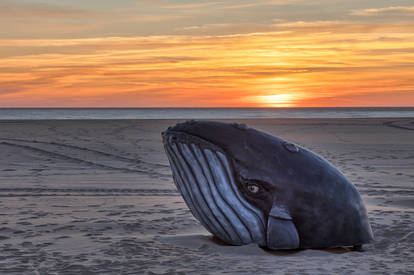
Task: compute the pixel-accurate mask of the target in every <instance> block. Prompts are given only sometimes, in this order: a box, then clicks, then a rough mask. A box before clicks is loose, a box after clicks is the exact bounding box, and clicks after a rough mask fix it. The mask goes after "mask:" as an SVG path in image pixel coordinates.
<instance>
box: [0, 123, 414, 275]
mask: <svg viewBox="0 0 414 275" xmlns="http://www.w3.org/2000/svg"><path fill="white" fill-rule="evenodd" d="M232 121H237V122H243V123H247V124H248V125H249V126H251V127H255V128H258V129H261V130H263V131H266V132H268V133H270V134H273V135H277V136H279V137H282V138H284V139H287V140H290V141H292V142H295V143H298V144H299V145H302V146H304V147H306V148H308V149H310V150H312V151H314V152H316V153H318V154H320V155H322V156H323V157H325V158H326V159H327V160H329V161H330V162H332V163H333V164H334V165H335V166H337V167H338V168H339V169H340V170H341V171H342V172H343V173H344V174H345V175H346V176H347V177H348V178H349V179H350V180H351V181H352V182H353V183H354V184H355V185H356V186H357V189H358V190H359V191H360V193H361V195H362V197H363V199H364V201H365V204H366V206H367V209H368V215H369V219H370V222H371V226H372V229H373V232H374V235H375V239H376V241H375V243H373V244H370V245H366V246H364V249H365V251H364V252H355V251H351V250H350V249H348V248H333V249H322V250H313V249H308V250H297V251H290V252H282V251H266V250H263V249H260V248H259V247H257V246H256V245H247V246H242V247H236V246H227V245H224V244H222V243H220V242H219V241H217V240H215V239H213V238H212V237H211V236H210V235H209V233H208V232H206V231H205V230H204V228H203V227H202V226H201V225H200V224H199V223H198V222H197V221H196V220H195V219H194V218H193V217H192V215H191V214H190V212H189V210H188V208H187V207H186V205H185V204H184V202H183V200H182V198H181V196H180V195H179V194H178V193H177V191H176V190H175V186H174V184H173V182H172V177H171V172H170V169H169V166H168V160H167V158H166V156H165V154H164V152H163V147H162V144H161V137H160V132H161V131H162V130H164V129H165V128H167V127H168V126H169V125H172V124H175V123H176V122H178V121H177V120H78V121H74V120H73V121H71V120H67V121H63V120H55V121H0V153H1V154H0V209H1V211H0V251H1V252H0V273H4V274H11V273H15V274H24V273H28V274H36V273H38V274H46V273H71V274H73V273H80V274H83V273H88V274H93V273H96V274H105V273H115V274H119V273H125V274H130V273H134V274H186V273H189V274H210V273H212V274H221V273H223V274H224V273H239V274H252V273H255V274H271V273H274V274H285V273H291V274H299V273H311V274H333V273H337V274H352V273H354V274H381V273H387V274H413V272H414V222H413V221H414V119H408V118H401V119H398V118H397V119H396V118H393V119H252V120H247V119H244V120H232Z"/></svg>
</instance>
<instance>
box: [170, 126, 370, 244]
mask: <svg viewBox="0 0 414 275" xmlns="http://www.w3.org/2000/svg"><path fill="white" fill-rule="evenodd" d="M162 138H163V143H164V148H165V151H166V154H167V156H168V159H169V162H170V165H171V169H172V172H173V179H174V183H175V184H176V186H177V189H178V191H179V192H180V193H181V195H182V196H183V199H184V201H185V202H186V204H187V205H188V207H189V208H190V210H191V212H192V214H193V215H194V216H195V217H196V219H197V220H199V221H200V223H201V224H202V225H203V226H204V227H205V228H206V229H207V230H208V231H209V232H211V233H212V234H213V235H214V236H216V237H217V238H219V239H220V240H222V241H224V242H225V243H228V244H231V245H244V244H249V243H257V244H258V245H259V246H261V247H265V248H269V249H297V248H326V247H337V246H354V248H361V246H362V245H363V244H365V243H369V242H371V241H373V235H372V231H371V227H370V225H369V222H368V218H367V213H366V210H365V207H364V204H363V202H362V199H361V196H360V195H359V193H358V191H357V189H356V188H355V186H354V185H353V184H352V183H350V182H349V181H348V180H347V179H346V178H345V176H344V175H343V174H342V173H341V172H339V171H338V170H337V169H336V168H335V167H334V166H332V165H331V164H330V163H329V162H328V161H326V160H324V159H323V158H322V157H320V156H318V155H316V154H314V153H312V152H310V151H308V150H306V149H304V148H302V147H299V146H297V145H295V144H293V143H290V142H287V141H284V140H282V139H280V138H277V137H274V136H271V135H269V134H266V133H263V132H261V131H258V130H255V129H252V128H248V127H247V126H246V125H244V124H237V123H233V124H230V123H224V122H215V121H187V122H185V123H179V124H177V125H175V126H174V127H169V128H168V129H167V130H166V131H164V132H162Z"/></svg>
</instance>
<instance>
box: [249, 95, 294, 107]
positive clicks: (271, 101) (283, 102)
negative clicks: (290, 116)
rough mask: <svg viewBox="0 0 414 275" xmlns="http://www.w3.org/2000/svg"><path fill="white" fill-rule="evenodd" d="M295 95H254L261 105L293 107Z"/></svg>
mask: <svg viewBox="0 0 414 275" xmlns="http://www.w3.org/2000/svg"><path fill="white" fill-rule="evenodd" d="M295 99H296V96H295V95H293V94H272V95H260V96H256V97H255V101H256V102H257V103H258V104H259V105H260V106H263V107H293V106H295V104H294V101H295Z"/></svg>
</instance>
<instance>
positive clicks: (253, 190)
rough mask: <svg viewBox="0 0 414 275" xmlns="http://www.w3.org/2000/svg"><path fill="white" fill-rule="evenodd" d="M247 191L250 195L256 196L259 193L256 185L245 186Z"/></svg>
mask: <svg viewBox="0 0 414 275" xmlns="http://www.w3.org/2000/svg"><path fill="white" fill-rule="evenodd" d="M247 190H249V192H250V193H253V194H256V193H257V192H259V190H260V188H259V186H257V185H256V184H252V183H250V184H248V185H247Z"/></svg>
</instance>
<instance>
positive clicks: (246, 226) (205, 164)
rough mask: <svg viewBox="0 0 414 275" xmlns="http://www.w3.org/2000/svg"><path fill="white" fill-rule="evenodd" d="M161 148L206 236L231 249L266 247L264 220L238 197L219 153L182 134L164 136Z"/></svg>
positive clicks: (228, 165) (228, 164)
mask: <svg viewBox="0 0 414 275" xmlns="http://www.w3.org/2000/svg"><path fill="white" fill-rule="evenodd" d="M195 139H196V142H195ZM164 147H165V151H166V153H167V156H168V159H169V161H170V165H171V168H172V171H173V178H174V183H175V184H176V186H177V189H178V190H179V192H180V193H181V195H182V197H183V198H184V201H185V202H186V204H187V205H188V207H189V208H190V210H191V212H192V214H193V215H194V216H195V217H196V218H197V220H198V221H199V222H200V223H201V224H202V225H203V226H204V227H205V228H206V229H207V230H208V231H209V232H210V233H212V234H213V235H215V236H216V237H218V238H219V239H221V240H222V241H224V242H226V243H229V244H232V245H244V244H249V243H257V244H258V245H260V246H265V245H266V225H265V224H266V222H265V217H264V215H263V213H262V212H261V211H260V210H259V209H257V208H255V207H254V206H252V205H251V204H250V203H249V202H247V201H246V199H245V198H244V197H243V196H242V194H241V193H240V191H239V189H238V187H237V185H236V181H235V178H234V172H233V169H232V165H231V162H230V161H229V159H228V157H227V156H226V154H225V153H224V152H223V151H221V150H220V149H219V148H217V147H216V146H214V145H212V144H210V143H209V142H207V141H201V142H200V140H198V138H189V137H188V136H183V135H182V134H180V135H169V136H164Z"/></svg>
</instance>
